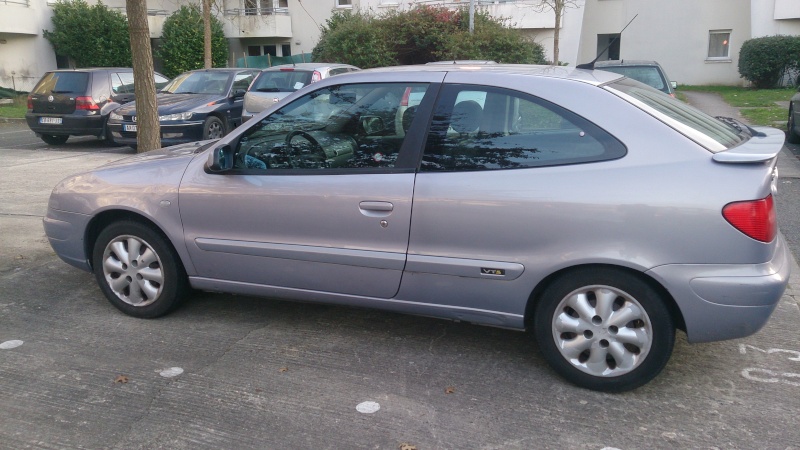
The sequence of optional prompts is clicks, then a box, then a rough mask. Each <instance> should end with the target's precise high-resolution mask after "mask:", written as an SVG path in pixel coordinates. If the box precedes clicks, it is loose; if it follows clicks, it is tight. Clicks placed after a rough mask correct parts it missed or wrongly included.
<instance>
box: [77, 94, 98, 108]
mask: <svg viewBox="0 0 800 450" xmlns="http://www.w3.org/2000/svg"><path fill="white" fill-rule="evenodd" d="M75 109H81V110H87V111H98V110H99V109H100V107H99V106H97V103H95V102H94V99H93V98H92V97H77V98H76V99H75Z"/></svg>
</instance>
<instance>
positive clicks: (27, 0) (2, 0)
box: [0, 0, 31, 7]
mask: <svg viewBox="0 0 800 450" xmlns="http://www.w3.org/2000/svg"><path fill="white" fill-rule="evenodd" d="M0 5H24V6H28V7H29V6H31V0H0Z"/></svg>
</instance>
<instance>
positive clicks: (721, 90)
mask: <svg viewBox="0 0 800 450" xmlns="http://www.w3.org/2000/svg"><path fill="white" fill-rule="evenodd" d="M680 91H700V92H714V93H716V94H719V95H721V96H722V98H723V100H725V102H727V103H728V104H729V105H731V106H736V107H740V108H742V109H741V112H742V116H744V117H745V118H746V119H747V120H749V121H750V123H752V124H753V125H767V126H771V127H779V126H780V124H781V123H786V118H787V117H788V115H789V108H788V107H783V106H779V105H777V104H776V103H775V102H780V101H784V102H788V101H789V100H790V99H791V98H792V96H793V95H794V94H795V92H797V91H796V90H795V89H794V88H781V89H753V88H743V87H735V86H679V87H678V91H677V92H680Z"/></svg>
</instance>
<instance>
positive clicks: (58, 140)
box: [39, 134, 69, 145]
mask: <svg viewBox="0 0 800 450" xmlns="http://www.w3.org/2000/svg"><path fill="white" fill-rule="evenodd" d="M39 137H40V138H42V140H43V141H44V142H45V143H46V144H50V145H61V144H63V143H65V142H67V139H69V135H66V134H43V135H41V136H39Z"/></svg>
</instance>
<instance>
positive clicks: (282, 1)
mask: <svg viewBox="0 0 800 450" xmlns="http://www.w3.org/2000/svg"><path fill="white" fill-rule="evenodd" d="M288 7H289V0H278V8H288Z"/></svg>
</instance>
